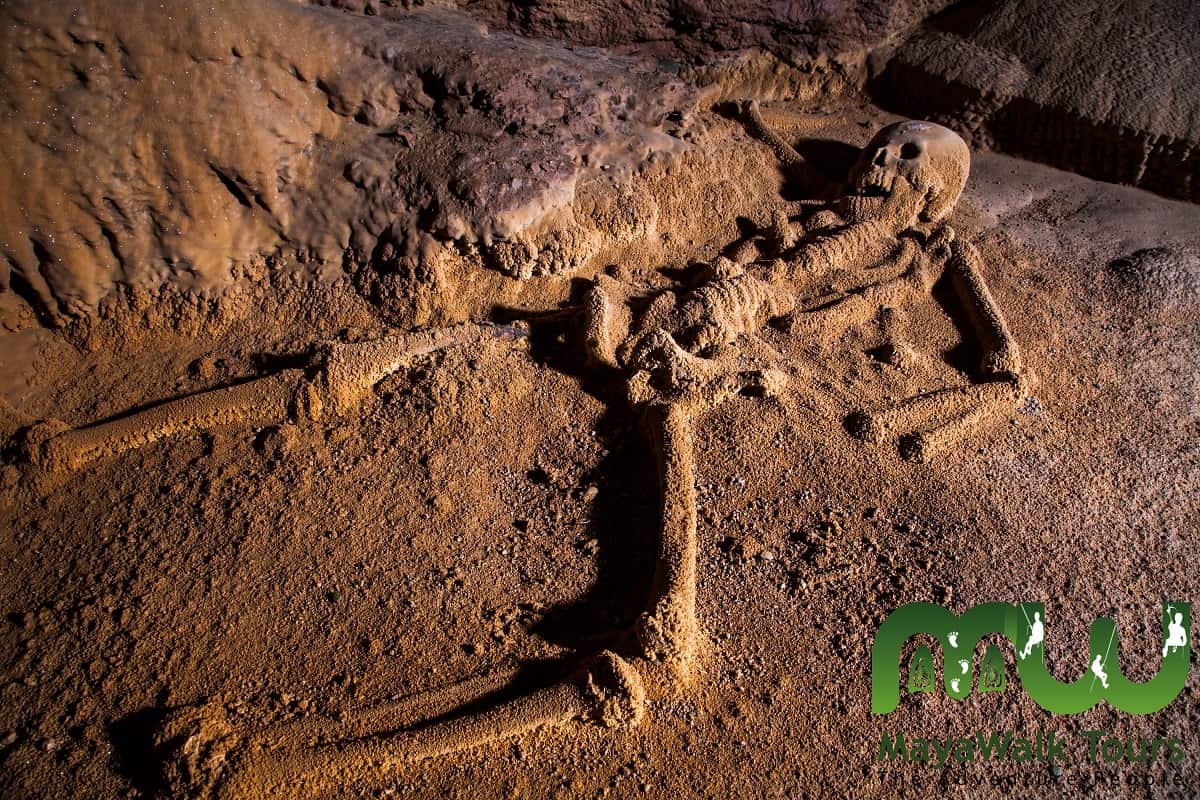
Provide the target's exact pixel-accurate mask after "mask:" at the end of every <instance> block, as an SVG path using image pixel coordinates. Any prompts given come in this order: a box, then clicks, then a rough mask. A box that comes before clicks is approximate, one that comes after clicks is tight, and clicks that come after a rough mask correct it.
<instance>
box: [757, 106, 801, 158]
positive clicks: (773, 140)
mask: <svg viewBox="0 0 1200 800" xmlns="http://www.w3.org/2000/svg"><path fill="white" fill-rule="evenodd" d="M741 110H742V116H743V118H744V119H745V120H746V127H747V129H749V131H750V133H751V134H753V135H754V136H755V138H757V139H759V140H760V141H762V142H763V144H765V145H767V147H770V148H771V152H773V153H774V154H775V158H776V159H778V161H779V163H780V164H782V165H783V166H785V167H789V168H797V167H803V166H804V165H805V164H806V163H807V162H806V161H805V160H804V157H803V156H802V155H800V154H799V153H798V152H796V148H794V147H792V146H791V145H790V144H788V143H787V141H786V140H785V139H784V138H783V137H782V136H780V135H779V134H778V133H776V132H775V130H774V129H773V128H772V127H771V126H770V125H768V124H767V123H766V122H765V121H764V120H763V118H762V114H761V113H760V112H759V110H758V101H757V100H743V101H742V103H741Z"/></svg>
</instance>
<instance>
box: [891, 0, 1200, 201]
mask: <svg viewBox="0 0 1200 800" xmlns="http://www.w3.org/2000/svg"><path fill="white" fill-rule="evenodd" d="M1198 41H1200V5H1197V4H1196V3H1193V2H1191V0H1126V2H1102V1H1101V0H1072V1H1071V2H1068V3H1041V2H1037V0H1003V1H1002V2H998V3H996V2H987V3H981V2H970V3H963V4H959V5H958V6H956V7H954V8H953V9H951V10H950V11H948V12H946V13H945V14H943V15H940V16H937V17H934V18H933V19H931V20H930V21H929V22H928V23H927V24H925V25H923V26H921V28H920V29H919V30H918V31H917V32H916V33H915V34H914V35H913V36H911V37H910V38H909V39H908V40H907V41H905V42H904V43H903V44H902V45H900V46H899V47H898V48H896V49H895V51H894V53H893V54H892V55H891V57H890V59H888V60H886V62H884V65H883V66H882V69H880V71H879V75H878V77H877V78H876V79H875V80H874V81H873V83H872V86H871V89H872V93H873V95H874V96H875V97H876V98H877V99H878V100H879V101H880V102H881V103H882V104H883V105H884V106H886V107H888V108H890V109H892V110H894V111H897V112H898V113H902V114H907V115H912V116H919V117H925V118H928V119H932V120H934V121H936V122H941V123H942V124H945V125H949V126H950V127H953V128H955V129H956V130H958V131H959V132H960V133H962V134H963V135H964V136H966V137H967V138H968V140H969V141H970V142H971V144H972V145H973V146H975V147H994V148H996V149H999V150H1002V151H1004V152H1007V153H1011V154H1013V155H1018V156H1021V157H1024V158H1028V159H1031V160H1036V161H1041V162H1043V163H1047V164H1051V165H1053V166H1056V167H1059V168H1061V169H1066V170H1071V171H1073V172H1078V173H1080V174H1082V175H1087V176H1089V177H1092V178H1097V179H1099V180H1104V181H1112V182H1116V183H1125V184H1129V185H1132V186H1138V187H1141V188H1143V189H1147V190H1150V191H1153V192H1157V193H1159V194H1163V195H1167V196H1169V197H1177V198H1180V199H1184V200H1191V201H1196V200H1198V199H1200V91H1197V86H1200V62H1197V60H1196V58H1195V49H1196V43H1197V42H1198ZM881 61H882V60H881Z"/></svg>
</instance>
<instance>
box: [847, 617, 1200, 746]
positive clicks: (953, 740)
mask: <svg viewBox="0 0 1200 800" xmlns="http://www.w3.org/2000/svg"><path fill="white" fill-rule="evenodd" d="M1190 630H1191V607H1190V605H1189V604H1188V603H1182V602H1170V603H1164V604H1163V610H1162V651H1161V657H1162V661H1161V664H1160V665H1159V669H1158V672H1157V673H1156V674H1155V675H1154V677H1152V678H1150V679H1149V680H1147V681H1145V682H1144V683H1135V682H1133V681H1130V680H1129V679H1128V678H1126V677H1125V676H1124V675H1123V674H1122V673H1121V666H1120V658H1119V652H1120V643H1119V637H1118V636H1117V626H1116V623H1115V622H1114V621H1113V620H1111V619H1109V618H1107V617H1099V618H1097V619H1096V620H1094V621H1093V622H1092V626H1091V632H1090V637H1089V638H1090V650H1089V662H1088V667H1087V669H1085V670H1084V671H1083V672H1082V674H1081V675H1080V676H1079V677H1078V678H1076V679H1075V680H1074V681H1070V682H1063V681H1059V680H1057V679H1056V678H1054V677H1053V676H1052V675H1051V674H1050V671H1049V670H1048V669H1047V668H1046V661H1045V652H1044V647H1045V639H1046V613H1045V607H1044V606H1043V604H1041V603H1020V604H1017V605H1013V604H1010V603H986V604H984V605H979V606H975V607H974V608H971V609H970V610H968V611H966V612H965V613H963V614H962V615H956V614H953V613H951V612H950V611H947V610H946V609H945V608H943V607H941V606H939V605H935V604H933V603H909V604H908V605H905V606H902V607H900V608H898V609H896V610H895V611H893V612H892V613H891V614H889V615H888V617H887V619H885V620H884V621H883V624H881V625H880V626H879V631H878V632H877V634H876V637H875V644H874V645H873V647H872V648H871V712H872V713H873V714H880V715H883V714H889V713H891V712H892V711H894V710H896V708H897V707H898V706H899V704H900V688H901V677H900V658H901V655H902V652H903V648H904V645H905V643H906V642H907V641H908V640H909V639H910V638H912V637H913V636H918V635H921V634H925V635H928V636H931V637H933V638H934V639H936V640H937V642H938V643H939V644H940V646H941V650H942V665H943V667H942V683H943V688H944V690H945V692H946V694H947V695H949V696H950V697H952V698H954V699H955V700H964V699H966V698H967V697H968V696H970V694H971V693H972V691H974V690H975V687H976V673H975V651H976V648H977V645H978V644H979V643H980V641H981V640H983V638H984V637H988V636H993V635H997V634H998V635H1000V636H1003V637H1004V638H1006V639H1008V641H1009V643H1010V644H1011V645H1012V647H1013V650H1014V653H1015V654H1016V666H1017V676H1018V677H1019V679H1020V684H1021V688H1022V689H1024V691H1025V693H1026V694H1027V695H1029V697H1030V699H1032V700H1033V702H1035V703H1037V704H1038V705H1039V706H1041V707H1042V708H1044V709H1046V710H1047V711H1049V712H1051V713H1053V714H1079V713H1081V712H1083V711H1087V710H1088V709H1090V708H1092V707H1093V706H1095V705H1096V704H1097V703H1099V702H1100V701H1101V700H1106V701H1107V702H1108V703H1109V705H1111V706H1113V707H1114V708H1116V709H1118V710H1120V711H1123V712H1125V713H1127V714H1152V713H1154V712H1155V711H1160V710H1161V709H1163V708H1166V707H1167V706H1168V705H1169V704H1170V703H1171V701H1172V700H1174V699H1175V698H1176V697H1177V696H1178V695H1179V694H1180V692H1181V691H1182V690H1183V687H1184V684H1185V683H1186V682H1187V678H1188V671H1189V668H1190V664H1191V653H1190V637H1189V631H1190ZM980 667H981V669H980V673H979V676H978V690H979V691H980V692H1001V691H1004V689H1005V688H1006V672H1007V668H1006V661H1005V655H1004V652H1003V651H1002V650H1001V649H1000V647H998V646H997V644H996V643H995V642H990V643H989V644H988V646H987V648H986V650H985V652H984V655H983V658H982V660H981V662H980ZM907 688H908V691H909V692H935V691H937V687H936V668H935V663H934V658H933V653H932V651H931V650H930V649H929V647H928V646H926V645H924V644H920V645H918V646H917V647H916V648H915V649H914V650H913V652H912V655H911V658H910V659H909V662H908V676H907ZM1082 734H1083V736H1084V737H1085V738H1086V739H1087V742H1088V747H1087V753H1088V755H1089V757H1090V760H1091V761H1092V762H1097V761H1100V760H1101V759H1103V760H1104V761H1108V762H1113V761H1142V762H1144V761H1151V760H1154V759H1155V758H1156V757H1157V756H1158V755H1159V754H1160V753H1161V754H1163V755H1165V756H1166V758H1167V759H1168V760H1169V761H1171V762H1178V761H1181V760H1182V759H1183V757H1184V750H1183V744H1182V742H1180V740H1179V739H1178V738H1177V737H1170V738H1155V739H1151V740H1148V741H1143V740H1140V739H1138V740H1135V741H1128V742H1126V741H1122V740H1121V739H1119V738H1116V737H1111V736H1108V734H1106V733H1105V732H1104V731H1082ZM1058 737H1059V734H1058V733H1057V732H1054V731H1050V732H1048V733H1047V732H1043V731H1038V732H1037V733H1036V735H1033V734H1026V735H1025V736H1020V735H1018V734H1016V733H1014V732H1002V731H995V732H977V733H975V734H974V735H971V736H957V737H949V738H946V739H944V740H942V739H938V738H932V737H913V736H909V737H907V738H906V735H905V734H904V733H897V734H894V735H893V734H889V733H884V734H883V735H882V738H881V740H880V745H879V755H878V760H885V759H886V760H902V761H909V762H912V761H916V762H925V763H929V764H930V765H932V766H937V767H942V766H945V765H946V764H947V763H949V762H950V761H957V762H964V761H971V760H974V759H976V758H983V759H988V758H1006V759H1011V760H1014V761H1018V762H1022V761H1035V760H1036V761H1041V762H1054V761H1055V760H1056V759H1057V760H1063V761H1065V760H1069V759H1068V757H1067V755H1066V750H1065V747H1066V745H1065V744H1064V742H1063V740H1062V739H1061V738H1058ZM1081 752H1082V751H1081Z"/></svg>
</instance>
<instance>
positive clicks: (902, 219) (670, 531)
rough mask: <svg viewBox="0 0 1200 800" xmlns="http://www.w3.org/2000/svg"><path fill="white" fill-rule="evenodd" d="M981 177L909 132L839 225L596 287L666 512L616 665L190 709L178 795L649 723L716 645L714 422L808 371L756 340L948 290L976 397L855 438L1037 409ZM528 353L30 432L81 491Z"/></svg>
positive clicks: (827, 218) (810, 226)
mask: <svg viewBox="0 0 1200 800" xmlns="http://www.w3.org/2000/svg"><path fill="white" fill-rule="evenodd" d="M745 110H746V116H747V125H748V127H749V128H750V129H751V131H752V132H754V133H756V134H757V135H758V136H759V137H760V138H762V139H764V140H765V141H767V142H768V143H769V144H770V145H771V146H772V149H773V150H774V151H775V152H776V154H777V155H778V156H779V157H780V158H781V160H783V161H784V162H785V163H789V164H800V163H802V159H801V158H800V156H799V155H798V154H797V153H796V151H795V150H794V149H792V148H791V147H790V146H789V145H788V144H787V143H786V142H784V141H783V139H782V138H781V137H779V136H778V134H776V133H775V132H774V131H772V130H771V129H770V128H769V127H767V126H766V125H765V123H763V122H762V119H761V117H760V116H759V115H758V112H757V108H756V107H755V106H754V105H753V104H752V103H751V104H749V105H748V106H747V107H746V109H745ZM968 165H969V154H968V152H967V148H966V146H965V144H963V142H962V140H961V139H959V138H958V137H957V136H956V135H955V134H953V133H952V132H950V131H949V130H947V129H945V128H941V127H940V126H937V125H933V124H930V123H923V122H905V123H900V124H898V125H893V126H889V127H887V128H885V129H884V130H882V131H880V132H879V134H878V135H877V136H876V137H875V138H874V139H872V141H871V142H870V144H868V146H867V147H866V148H865V149H864V150H863V151H862V156H861V158H860V159H859V162H858V164H857V165H856V166H855V168H854V169H853V171H852V173H851V175H850V178H849V181H848V184H847V187H846V190H845V191H844V192H843V193H842V194H841V195H840V197H838V199H836V200H835V201H834V202H833V203H831V204H830V205H829V207H828V208H825V209H823V210H821V211H820V212H818V213H816V214H814V215H812V216H811V218H809V219H808V220H807V222H806V223H805V224H804V225H802V226H800V227H799V228H798V227H797V226H796V225H795V224H793V223H792V222H791V221H790V220H789V219H788V218H787V217H786V216H783V215H777V216H776V218H775V219H774V220H773V221H772V224H771V225H770V227H769V228H768V229H767V230H766V231H765V235H764V236H762V237H760V238H759V239H757V240H755V241H752V242H750V243H748V244H746V245H745V246H742V247H740V248H738V250H737V251H736V253H735V258H734V259H729V258H718V259H716V260H715V261H714V262H712V263H711V264H710V265H708V266H707V267H706V268H704V269H703V270H702V271H701V274H700V275H699V276H698V277H697V279H696V280H695V281H694V283H693V285H692V286H691V288H690V289H687V290H685V291H682V292H679V293H677V292H676V291H671V290H666V291H657V292H654V291H645V290H638V289H637V288H635V287H633V286H631V285H628V284H622V283H620V282H618V281H617V280H615V279H612V278H609V277H607V276H601V277H600V278H598V279H597V280H596V281H595V283H594V284H593V286H592V288H591V290H590V292H589V294H588V296H587V299H586V303H585V305H584V308H583V313H582V317H583V327H584V334H585V336H584V338H585V343H586V348H587V352H588V354H589V356H590V358H591V360H592V362H593V363H594V364H595V365H596V366H597V368H599V369H604V370H608V371H609V372H610V373H611V374H613V375H614V376H615V377H617V378H619V379H621V380H623V381H624V383H625V387H626V396H627V399H628V403H629V405H630V407H631V409H633V410H634V411H635V412H636V413H637V414H638V415H639V418H640V420H641V424H642V428H643V430H644V432H645V434H646V436H647V439H648V441H649V442H650V444H651V446H652V448H653V450H654V452H655V454H656V457H657V464H658V475H659V484H660V494H661V519H660V526H661V527H660V538H659V542H658V552H657V558H658V561H657V571H656V575H655V578H654V584H653V586H652V588H651V597H650V601H649V603H648V604H647V610H646V612H645V613H643V614H642V615H641V617H640V618H639V619H638V621H637V622H636V624H635V625H634V629H633V630H632V631H630V632H629V633H630V635H629V636H628V637H626V639H627V641H626V642H625V643H624V645H622V646H619V647H618V648H617V649H619V650H620V651H621V653H620V654H617V653H615V652H610V651H603V652H601V653H599V654H597V655H594V656H592V657H590V658H588V659H586V660H584V661H583V663H582V665H581V666H580V667H579V668H578V669H577V670H576V672H574V673H572V674H571V675H568V676H567V677H565V678H563V679H562V680H561V681H559V682H557V683H554V684H552V685H550V686H548V687H546V688H543V689H540V690H538V691H536V692H534V693H532V694H528V695H526V696H523V697H519V698H517V699H515V700H510V701H508V702H505V703H501V704H499V705H494V706H492V707H491V708H489V709H488V710H486V711H484V712H482V713H479V714H475V715H472V716H459V717H454V716H453V714H452V713H451V712H452V711H453V708H454V707H456V706H459V707H461V706H463V705H466V704H467V703H469V702H472V701H476V700H478V699H479V698H480V697H482V696H485V695H487V694H488V692H489V691H492V690H495V689H496V688H498V685H499V684H502V683H503V676H497V678H496V680H495V681H490V682H489V681H487V680H485V681H483V683H482V684H481V683H480V682H478V681H476V682H467V683H464V684H462V685H459V686H457V687H451V688H450V689H449V690H445V691H442V692H437V693H432V694H429V695H422V696H418V697H417V698H414V699H413V700H411V701H407V702H401V703H396V704H389V705H385V706H380V707H377V708H374V709H368V710H367V711H363V712H359V713H357V714H348V715H345V716H344V717H342V718H339V719H338V720H325V719H318V718H310V719H305V720H301V721H300V722H298V723H296V722H293V723H288V724H283V725H276V726H272V727H267V728H260V729H257V730H253V729H251V730H246V729H243V728H242V727H240V726H238V725H235V724H234V723H233V722H232V721H231V720H230V719H229V718H228V717H227V715H226V714H225V712H224V710H223V709H222V708H219V707H213V706H201V707H199V708H189V709H183V710H180V711H177V712H175V713H173V714H172V715H171V716H170V717H169V718H168V720H167V722H166V723H165V724H164V726H163V728H162V730H161V732H160V734H159V737H158V740H157V741H158V744H159V746H160V748H161V751H162V754H163V755H164V758H165V759H166V763H167V768H166V779H167V785H168V786H169V788H170V789H171V791H172V792H173V793H175V794H178V795H186V796H196V797H271V796H278V795H279V794H281V793H283V792H284V791H285V790H287V788H288V787H294V786H295V785H297V784H305V785H308V786H309V787H310V788H312V787H315V786H318V785H320V784H321V783H322V782H323V781H325V782H328V781H334V782H336V781H338V780H344V779H347V778H349V777H352V776H353V775H355V774H361V773H362V772H364V771H369V770H383V769H389V768H396V767H399V766H401V765H405V764H412V763H416V762H419V761H421V760H423V759H427V758H431V757H436V756H441V755H444V754H447V753H452V752H455V751H457V750H462V749H465V748H469V747H478V746H481V745H483V744H486V743H488V742H493V741H497V740H500V739H504V738H507V737H512V736H516V735H519V734H522V733H525V732H528V731H531V730H535V729H538V728H545V727H552V726H560V725H566V724H572V723H575V722H580V721H591V722H598V723H600V724H602V725H606V726H612V727H615V726H629V725H634V724H636V723H637V722H638V721H639V720H640V719H641V717H642V716H643V707H644V704H645V702H646V699H647V698H648V697H649V698H654V697H663V696H669V695H671V694H674V693H677V692H679V691H680V690H681V689H682V687H684V686H685V685H686V684H687V682H688V679H689V676H690V675H691V674H692V672H693V666H694V663H695V660H696V657H697V647H698V639H699V637H700V626H699V624H698V620H697V618H696V546H697V545H696V517H697V508H696V493H695V479H694V456H693V450H692V437H693V430H694V427H695V425H696V422H697V420H698V419H699V417H700V416H701V415H702V414H703V413H705V412H707V411H708V410H710V409H712V408H714V407H715V406H717V405H718V404H719V403H721V402H723V401H724V400H726V399H729V398H732V397H737V396H739V395H743V394H751V395H755V396H778V395H780V393H782V392H783V391H784V390H785V388H786V387H787V386H788V385H789V380H790V379H789V368H788V366H787V365H786V364H784V363H783V361H782V357H781V356H780V355H779V354H778V353H777V352H776V351H775V350H774V349H772V348H771V347H770V346H769V345H768V344H767V342H766V341H765V340H764V339H762V338H760V337H759V335H758V334H759V332H760V331H761V330H762V329H763V327H764V325H766V324H767V323H768V322H771V323H773V324H775V325H776V326H778V327H780V328H782V329H784V330H785V331H788V332H790V333H791V334H792V335H794V336H800V337H809V338H816V339H826V340H828V339H829V338H831V337H833V336H835V335H837V333H838V332H839V331H842V330H845V329H847V328H848V327H849V326H853V325H855V324H857V323H860V322H863V321H866V320H868V319H870V318H872V317H874V316H877V315H878V314H879V313H880V309H881V308H893V309H894V308H897V307H899V306H901V305H904V304H907V303H911V302H913V301H915V300H917V299H919V298H920V297H922V296H925V295H928V293H929V290H930V287H931V286H932V284H933V283H934V281H935V280H937V279H938V278H939V277H940V274H939V273H941V272H944V273H945V274H946V275H947V277H948V279H949V280H950V281H951V283H952V285H953V286H954V288H955V292H956V295H957V297H958V300H959V302H960V303H961V305H962V308H963V310H964V311H965V313H966V315H967V317H968V318H969V320H970V324H971V329H972V330H973V331H974V333H975V335H976V337H977V339H978V342H979V345H980V347H981V349H982V352H983V358H982V361H981V364H980V367H979V370H978V373H979V374H978V382H976V383H971V384H969V385H967V386H958V387H950V388H946V389H941V390H937V391H934V392H929V393H926V394H923V395H919V396H917V397H913V398H909V399H907V400H905V401H903V402H901V403H899V404H896V405H894V406H889V407H882V408H875V409H859V410H856V411H854V412H853V413H851V414H850V415H849V417H848V419H847V425H848V427H849V428H850V429H851V431H852V433H854V434H855V435H857V436H858V437H859V438H861V439H863V440H864V441H868V442H882V441H887V440H891V439H898V440H899V443H900V448H901V451H902V453H903V454H904V455H905V456H907V457H909V458H912V459H917V460H920V459H925V458H928V457H931V456H932V455H933V454H935V453H936V452H937V451H938V450H939V448H941V447H945V446H946V445H948V444H950V443H951V442H953V441H955V440H956V439H957V438H959V437H961V436H962V435H964V434H965V433H966V432H968V431H969V430H971V429H972V428H973V427H975V426H976V425H978V424H979V423H980V422H981V421H982V420H984V419H985V418H987V417H988V416H990V415H992V414H994V413H996V412H998V411H999V410H1002V409H1004V408H1011V407H1012V404H1014V403H1016V402H1017V401H1019V400H1020V398H1021V396H1022V395H1023V393H1024V392H1025V391H1026V384H1027V379H1026V378H1025V377H1024V375H1023V373H1022V367H1021V361H1020V356H1019V352H1018V349H1017V346H1016V344H1015V343H1014V341H1013V339H1012V337H1011V335H1010V334H1009V331H1008V329H1007V326H1006V324H1005V322H1004V320H1003V318H1002V316H1001V314H1000V311H999V309H998V307H997V306H996V303H995V301H994V300H993V299H992V297H991V295H990V293H989V291H988V289H987V287H986V285H985V284H984V282H983V279H982V277H981V274H980V271H979V266H980V259H979V256H978V254H977V253H976V251H975V249H974V248H973V247H971V246H970V245H969V244H967V243H965V242H962V241H961V240H959V239H957V238H956V237H955V236H954V234H953V231H951V230H950V228H949V227H948V226H947V225H945V219H946V217H947V216H948V215H949V213H950V212H951V211H952V209H953V208H954V205H955V203H956V202H957V200H958V196H959V194H960V193H961V191H962V188H963V185H964V183H965V180H966V175H967V169H968ZM813 287H823V288H822V292H823V293H822V294H820V295H819V298H818V301H817V302H813V303H808V304H805V303H804V302H802V297H804V296H805V293H806V292H809V293H810V294H811V290H812V289H813ZM889 313H893V314H894V312H889ZM525 335H526V329H525V328H524V327H521V326H500V325H492V324H486V323H470V324H465V325H460V326H457V327H452V328H446V329H440V330H433V331H424V332H416V333H404V334H396V335H389V336H385V337H382V338H380V339H378V340H375V341H368V342H360V343H349V344H347V343H331V344H326V345H323V346H321V347H319V348H318V349H317V350H316V351H315V353H314V357H313V359H312V361H311V363H310V365H309V366H308V367H307V368H305V369H289V370H284V371H281V372H278V373H275V374H274V375H270V376H268V377H264V378H261V379H257V380H252V381H248V382H246V383H242V384H238V385H234V386H230V387H226V388H221V389H216V390H213V391H208V392H202V393H200V394H197V395H192V396H190V397H185V398H181V399H177V400H173V401H169V402H166V403H163V404H161V405H158V406H154V407H151V408H148V409H145V410H142V411H138V412H136V413H132V414H129V415H127V416H124V417H121V418H117V419H114V420H111V421H107V422H102V423H99V424H96V425H92V426H88V427H84V428H80V429H76V430H71V429H69V428H67V427H66V426H65V425H63V424H62V423H53V422H50V423H42V424H39V425H37V426H35V427H34V428H32V429H31V430H29V431H28V432H27V434H26V436H25V438H24V442H23V448H24V449H23V452H24V455H25V459H26V462H27V464H28V465H29V467H30V469H33V470H35V471H39V472H42V473H62V472H65V471H70V470H77V469H80V468H82V467H84V466H85V465H86V464H88V463H89V462H91V461H94V460H95V459H98V458H102V457H108V456H112V455H114V454H117V453H120V452H122V451H126V450H129V449H132V448H136V447H140V446H144V445H146V444H149V443H150V442H153V441H155V440H157V439H160V438H163V437H165V436H170V435H175V434H178V433H182V432H186V431H194V430H203V429H208V428H211V427H214V426H218V425H227V424H233V423H238V424H243V425H262V424H272V423H278V422H283V421H288V420H291V421H295V422H304V421H314V420H318V419H321V418H323V417H328V416H344V415H348V414H351V413H353V412H354V410H355V409H356V408H357V406H358V405H359V404H360V403H361V402H363V401H364V400H365V399H366V398H367V397H368V396H369V395H370V393H371V391H372V388H373V387H374V386H375V385H376V384H377V383H379V382H380V381H381V380H383V379H384V378H385V377H387V376H388V375H390V374H393V373H395V372H396V371H397V370H399V369H401V368H402V367H403V366H404V365H405V364H406V363H408V362H409V361H411V360H412V359H413V358H416V357H418V356H420V355H423V354H427V353H431V352H434V351H436V350H440V349H444V348H447V347H453V346H461V345H466V344H469V343H475V342H481V341H488V340H497V339H500V340H512V339H515V338H521V337H523V336H525ZM902 350H903V348H902V347H897V348H895V353H894V355H895V356H896V357H897V358H899V357H901V355H902ZM794 371H795V370H794V369H793V370H792V372H794ZM421 720H425V721H424V722H421Z"/></svg>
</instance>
